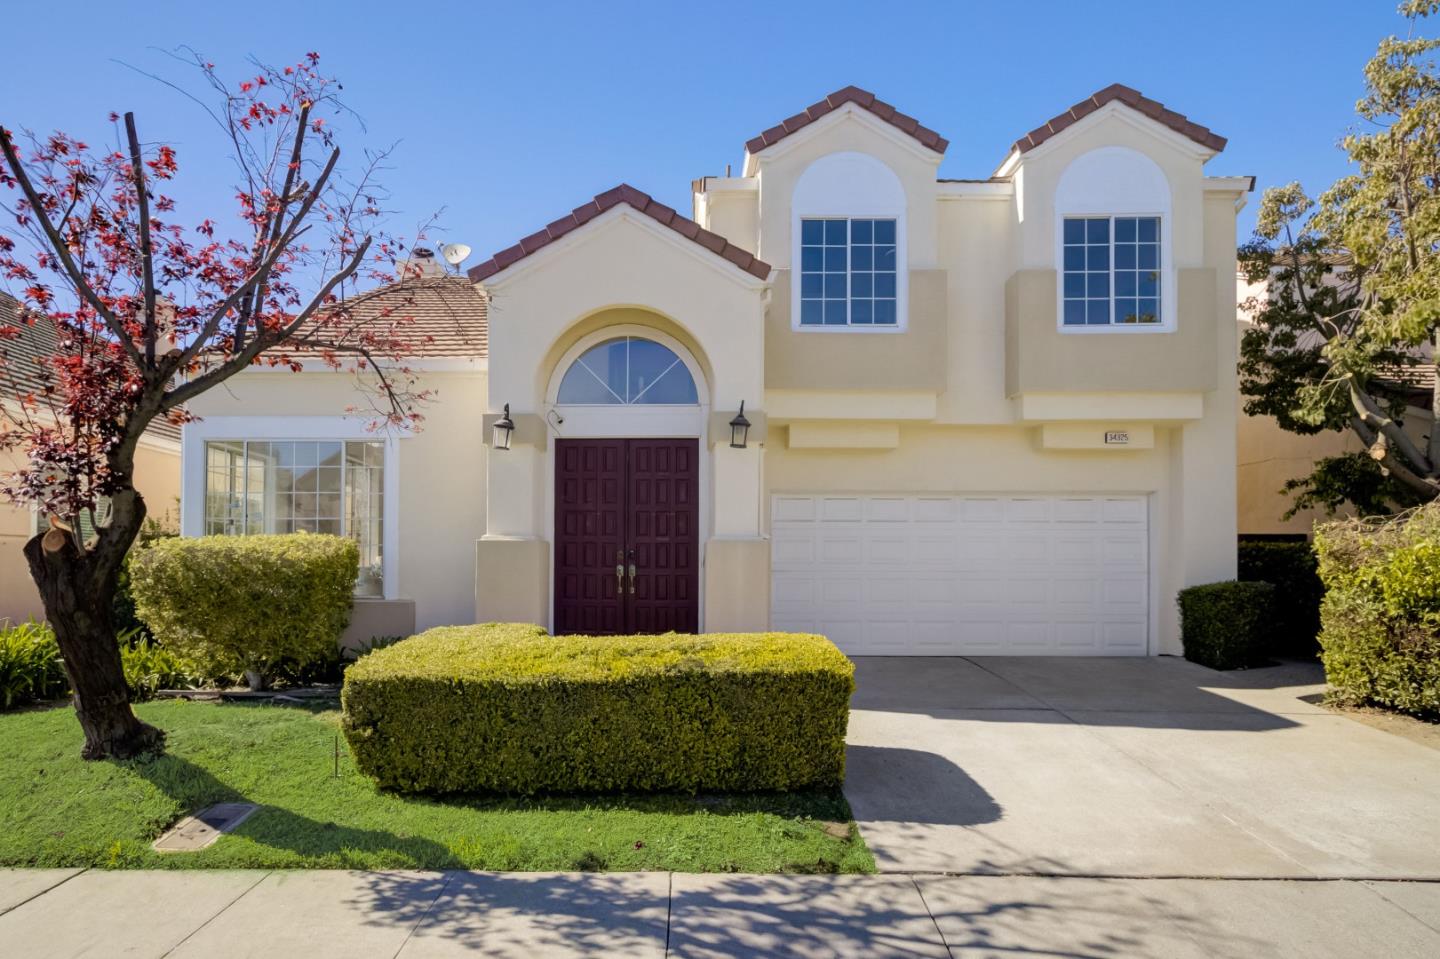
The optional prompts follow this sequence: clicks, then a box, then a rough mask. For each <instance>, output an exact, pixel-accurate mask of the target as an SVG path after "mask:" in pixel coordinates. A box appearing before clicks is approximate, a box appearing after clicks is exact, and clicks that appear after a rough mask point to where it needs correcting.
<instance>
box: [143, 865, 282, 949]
mask: <svg viewBox="0 0 1440 959" xmlns="http://www.w3.org/2000/svg"><path fill="white" fill-rule="evenodd" d="M273 875H275V870H273V869H267V870H265V871H264V872H262V873H260V878H258V879H256V880H255V881H254V882H252V883H251V884H250V885H248V886H246V887H245V888H244V889H243V890H241V892H240V895H238V896H236V897H235V898H234V899H231V900H230V901H229V902H227V903H226V904H225V905H223V906H221V907H220V908H219V909H216V910H215V911H214V912H213V913H211V914H210V918H208V919H206V920H205V921H204V922H202V923H200V925H198V926H196V927H195V928H194V929H191V930H190V931H189V932H188V933H186V935H185V937H184V938H182V939H181V940H180V941H179V942H177V943H175V945H173V946H171V947H170V948H169V949H166V950H165V951H164V952H162V953H161V954H160V959H165V957H166V956H171V955H174V954H175V950H177V949H179V948H180V947H181V946H183V945H185V943H187V942H189V941H190V940H191V939H194V938H195V935H196V933H198V932H199V931H200V930H201V929H204V928H205V927H206V926H208V925H210V923H212V922H214V921H215V920H216V919H218V918H219V917H220V916H222V915H224V914H225V913H226V912H229V911H230V907H231V906H233V905H235V904H236V903H237V902H239V901H240V900H241V899H244V898H245V897H246V896H248V895H250V893H251V892H253V891H254V889H255V887H256V886H258V885H260V884H261V883H262V882H264V881H265V880H266V879H269V878H270V877H271V876H273Z"/></svg>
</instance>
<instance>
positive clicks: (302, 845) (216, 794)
mask: <svg viewBox="0 0 1440 959" xmlns="http://www.w3.org/2000/svg"><path fill="white" fill-rule="evenodd" d="M126 766H127V768H128V769H130V770H131V771H133V772H134V773H135V774H136V775H138V776H140V777H141V778H142V779H145V780H146V781H147V782H149V783H151V784H152V785H154V786H155V787H156V788H158V789H159V790H161V791H162V792H163V793H165V795H167V796H169V797H170V798H171V799H172V800H173V801H174V802H175V803H176V804H177V805H178V806H179V807H180V808H181V809H183V810H185V811H186V814H187V815H188V814H191V813H194V812H196V811H198V810H199V809H201V808H203V807H205V806H209V805H211V804H212V803H220V802H250V801H252V800H251V798H250V797H248V796H245V795H244V794H243V793H241V792H240V791H239V790H238V789H235V788H234V787H232V786H230V785H229V784H227V783H224V782H222V781H221V780H219V779H217V778H216V777H215V776H214V775H213V774H212V773H210V771H209V770H206V769H204V768H202V767H200V766H197V765H195V764H194V763H192V762H190V761H189V760H188V759H182V758H181V757H179V756H175V755H173V754H169V753H167V754H165V755H162V756H157V757H155V758H153V759H148V760H138V761H133V762H130V763H127V764H126ZM237 834H238V835H242V836H244V837H245V838H246V839H249V840H251V841H252V842H255V843H258V844H260V845H262V846H269V847H271V848H274V849H283V850H287V851H289V852H293V853H296V854H297V855H301V856H306V857H321V856H325V855H327V854H328V855H337V854H343V853H344V852H345V851H346V850H364V851H369V852H375V851H388V852H394V853H396V854H397V855H398V856H401V857H404V858H405V859H407V860H408V861H410V862H413V863H417V864H423V865H424V867H425V868H430V869H458V868H463V866H464V863H463V862H462V861H461V860H460V859H459V857H457V856H456V855H455V853H453V852H452V851H451V850H450V849H448V848H447V847H445V846H443V845H441V844H440V843H437V842H434V841H432V840H429V839H424V838H419V837H415V836H399V835H396V834H395V833H392V832H387V831H385V830H379V829H356V828H353V827H350V826H342V825H339V824H338V823H334V822H322V821H320V820H317V819H311V818H309V817H308V816H301V815H299V814H298V813H295V812H292V811H291V810H289V809H285V808H283V807H280V806H272V805H261V807H260V809H259V810H258V811H257V812H256V814H255V815H254V816H252V817H250V819H248V820H247V821H246V822H245V823H244V824H243V825H242V826H241V827H240V830H239V832H238V833H237ZM176 855H185V854H184V853H178V854H176Z"/></svg>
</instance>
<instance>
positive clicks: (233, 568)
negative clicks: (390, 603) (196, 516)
mask: <svg viewBox="0 0 1440 959" xmlns="http://www.w3.org/2000/svg"><path fill="white" fill-rule="evenodd" d="M358 569H359V551H358V549H357V548H356V545H355V543H354V541H353V540H349V539H342V538H341V537H338V536H325V535H317V534H313V533H291V534H287V535H280V536H206V537H202V538H199V539H169V540H161V541H159V542H157V543H155V544H153V545H151V546H149V547H147V548H146V549H144V550H141V551H139V552H137V553H135V554H134V556H133V557H132V559H131V563H130V576H131V589H132V590H133V592H134V594H135V608H136V612H137V613H138V614H139V616H140V618H141V619H142V620H144V621H145V622H146V623H148V624H149V626H150V628H151V629H152V630H153V631H154V633H155V636H156V637H157V638H158V639H159V640H160V642H161V644H162V645H163V646H165V647H166V648H168V649H170V650H173V651H174V652H175V653H177V654H178V655H179V656H180V657H181V658H182V659H185V660H187V661H189V662H191V663H193V664H194V665H195V667H196V668H197V670H198V671H199V672H201V673H203V674H204V675H207V676H223V675H234V674H237V673H240V672H250V673H254V674H256V675H258V676H260V677H267V676H269V675H270V674H271V673H272V672H273V671H274V669H275V667H276V665H277V664H279V663H282V662H290V663H293V664H298V665H301V666H303V665H305V664H307V663H311V662H315V661H317V660H321V659H323V658H325V657H326V656H329V655H331V654H333V652H334V651H335V649H336V645H337V643H338V642H339V639H340V634H341V633H342V632H343V631H344V629H345V624H346V622H347V621H348V620H349V617H350V604H351V601H352V599H353V594H354V589H355V576H356V573H357V572H358Z"/></svg>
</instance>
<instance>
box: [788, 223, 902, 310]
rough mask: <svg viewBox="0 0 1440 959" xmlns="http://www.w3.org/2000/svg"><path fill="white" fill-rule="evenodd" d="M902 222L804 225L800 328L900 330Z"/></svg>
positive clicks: (801, 252) (801, 256) (801, 236)
mask: <svg viewBox="0 0 1440 959" xmlns="http://www.w3.org/2000/svg"><path fill="white" fill-rule="evenodd" d="M896 243H897V241H896V221H895V220H893V219H844V218H828V219H806V220H802V221H801V222H800V325H801V326H846V325H850V326H894V325H896V324H897V323H898V322H899V311H898V309H897V306H896V303H897V291H896V286H897V279H896V275H897V269H898V267H897V256H896Z"/></svg>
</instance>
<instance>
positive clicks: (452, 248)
mask: <svg viewBox="0 0 1440 959" xmlns="http://www.w3.org/2000/svg"><path fill="white" fill-rule="evenodd" d="M440 255H441V256H443V257H445V262H446V263H449V264H450V265H451V266H459V265H460V264H461V263H464V262H465V258H466V257H468V256H469V255H470V248H469V247H468V246H466V245H465V244H464V243H447V244H445V245H444V246H442V247H441V248H440Z"/></svg>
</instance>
